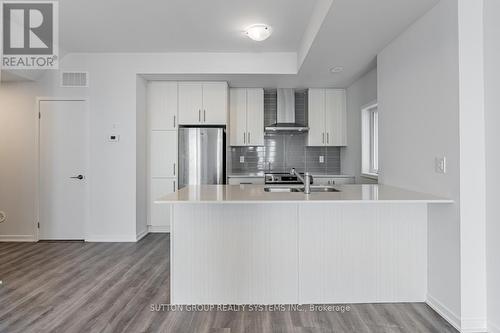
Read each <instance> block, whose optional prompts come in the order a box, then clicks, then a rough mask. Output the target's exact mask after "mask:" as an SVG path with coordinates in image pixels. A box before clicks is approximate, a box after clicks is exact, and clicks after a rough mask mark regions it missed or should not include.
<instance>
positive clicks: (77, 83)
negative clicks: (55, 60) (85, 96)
mask: <svg viewBox="0 0 500 333" xmlns="http://www.w3.org/2000/svg"><path fill="white" fill-rule="evenodd" d="M88 86H89V73H88V72H63V73H62V76H61V87H88Z"/></svg>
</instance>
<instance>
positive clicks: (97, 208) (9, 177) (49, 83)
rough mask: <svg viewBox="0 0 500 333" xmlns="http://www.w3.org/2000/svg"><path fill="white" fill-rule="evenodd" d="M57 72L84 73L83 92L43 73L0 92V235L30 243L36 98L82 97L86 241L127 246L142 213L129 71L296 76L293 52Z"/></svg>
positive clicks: (105, 63) (126, 62)
mask: <svg viewBox="0 0 500 333" xmlns="http://www.w3.org/2000/svg"><path fill="white" fill-rule="evenodd" d="M60 68H61V70H70V71H72V70H76V71H88V72H89V74H90V76H89V77H90V87H89V88H85V89H82V88H60V87H59V73H58V72H57V71H47V72H46V74H45V75H44V77H43V79H42V81H40V82H39V83H38V84H36V83H19V84H18V85H11V84H8V85H6V84H2V86H1V87H0V96H1V97H2V98H1V99H0V107H1V109H0V117H1V118H0V119H2V122H1V123H0V124H4V123H7V124H8V126H9V128H8V129H6V130H5V131H7V132H6V133H7V135H5V136H4V134H3V133H5V132H3V129H2V134H1V136H2V140H0V154H1V155H0V156H1V163H0V166H1V168H2V169H0V170H1V172H0V177H1V178H0V179H1V180H2V183H1V184H2V185H1V186H0V198H1V201H0V210H2V209H3V210H5V211H6V213H7V214H8V216H9V218H8V221H7V222H6V223H3V224H2V225H0V235H4V236H16V237H25V236H26V237H30V238H33V231H34V229H33V228H30V226H32V225H33V223H34V215H33V214H34V208H33V207H34V202H35V193H34V192H35V184H36V178H35V177H36V155H35V152H36V150H35V149H36V147H35V138H34V135H35V133H36V120H35V118H34V117H35V114H36V113H35V107H34V106H35V99H36V96H56V97H80V98H81V97H85V98H87V97H88V98H89V109H90V117H89V118H90V134H91V135H90V170H89V176H88V180H89V184H90V214H89V216H90V218H89V223H88V225H87V227H86V239H87V240H91V241H135V240H136V238H137V234H138V233H140V230H139V228H138V225H137V222H136V220H137V215H138V214H139V215H142V213H141V212H138V211H137V209H136V205H137V202H138V200H139V202H140V198H137V196H136V195H137V191H136V190H137V185H138V183H137V181H136V179H137V172H138V170H137V140H136V131H137V120H138V119H137V114H136V107H137V103H136V94H137V90H136V89H137V74H147V73H152V74H296V73H297V57H296V54H295V53H169V54H68V55H66V56H65V57H64V59H62V61H61V64H60ZM30 117H31V118H30ZM4 119H6V120H8V121H3V120H4ZM110 134H118V135H120V142H118V143H110V142H108V140H107V137H108V135H110ZM4 137H5V138H8V140H3V138H4ZM11 143H13V145H11ZM14 148H15V149H14ZM139 153H140V152H139ZM4 161H7V162H4ZM20 171H21V172H20Z"/></svg>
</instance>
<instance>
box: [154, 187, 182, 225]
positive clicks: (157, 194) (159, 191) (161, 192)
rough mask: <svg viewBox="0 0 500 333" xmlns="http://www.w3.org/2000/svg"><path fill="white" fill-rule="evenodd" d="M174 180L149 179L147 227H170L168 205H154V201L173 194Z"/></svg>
mask: <svg viewBox="0 0 500 333" xmlns="http://www.w3.org/2000/svg"><path fill="white" fill-rule="evenodd" d="M176 186H177V184H176V180H175V178H153V179H151V185H150V192H149V200H150V203H149V205H150V206H149V212H150V213H149V225H152V226H170V209H171V206H170V205H166V204H156V203H155V201H156V200H157V199H159V198H161V197H163V196H165V195H167V194H170V193H173V192H175V188H176Z"/></svg>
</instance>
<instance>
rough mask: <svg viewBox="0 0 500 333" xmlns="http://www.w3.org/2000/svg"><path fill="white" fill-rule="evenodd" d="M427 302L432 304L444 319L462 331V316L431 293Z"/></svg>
mask: <svg viewBox="0 0 500 333" xmlns="http://www.w3.org/2000/svg"><path fill="white" fill-rule="evenodd" d="M425 303H427V305H428V306H430V307H431V308H432V309H433V310H434V311H436V312H437V313H438V314H439V315H440V316H441V317H443V319H444V320H446V321H447V322H448V323H450V325H451V326H453V327H455V328H456V329H457V330H458V331H461V330H460V326H461V325H460V324H461V323H460V317H459V316H457V315H456V314H455V313H453V311H451V310H450V309H448V308H447V307H446V306H444V305H443V304H442V303H441V302H439V301H438V300H437V299H435V298H434V297H432V296H431V295H429V294H427V301H426V302H425Z"/></svg>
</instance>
